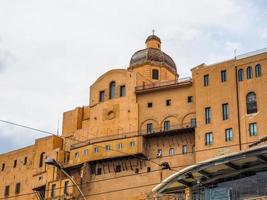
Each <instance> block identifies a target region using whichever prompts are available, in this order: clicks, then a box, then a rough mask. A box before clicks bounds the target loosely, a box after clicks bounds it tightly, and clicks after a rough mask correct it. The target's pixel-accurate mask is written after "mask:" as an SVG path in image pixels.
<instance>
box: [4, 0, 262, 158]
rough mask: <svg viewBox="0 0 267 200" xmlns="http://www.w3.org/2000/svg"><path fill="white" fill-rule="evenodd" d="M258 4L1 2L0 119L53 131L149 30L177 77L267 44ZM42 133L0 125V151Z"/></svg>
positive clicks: (240, 0) (228, 0)
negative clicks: (200, 65)
mask: <svg viewBox="0 0 267 200" xmlns="http://www.w3.org/2000/svg"><path fill="white" fill-rule="evenodd" d="M266 19H267V1H265V0H250V1H249V0H220V1H214V0H198V1H195V0H179V1H178V0H146V1H144V0H134V1H129V0H112V1H109V0H105V1H104V0H23V1H21V0H1V1H0V120H6V121H11V122H15V123H19V124H22V125H26V126H31V127H34V128H38V129H42V130H45V131H50V132H53V133H56V132H57V129H58V127H59V132H61V125H62V114H63V112H64V111H67V110H71V109H74V108H75V107H78V106H83V105H88V103H89V86H90V85H91V84H93V83H94V81H95V80H96V79H97V78H98V77H99V76H100V75H102V74H103V73H105V72H106V71H108V70H111V69H114V68H127V66H128V65H129V61H130V58H131V56H132V55H133V53H134V52H135V51H137V50H140V49H142V48H144V47H145V44H144V42H145V39H146V37H147V36H148V35H150V34H151V32H152V29H154V30H155V34H156V35H157V36H159V37H160V38H161V41H162V50H163V51H164V52H166V53H167V54H169V55H170V56H171V57H172V58H173V59H174V61H175V63H176V66H177V70H178V73H179V74H180V77H188V76H191V71H190V69H191V68H193V67H195V66H197V65H199V64H201V63H206V64H211V63H214V62H219V61H222V60H225V59H230V58H233V56H234V55H235V54H234V51H235V49H236V52H237V55H239V54H243V53H246V52H250V51H254V50H258V49H261V48H266V47H267V23H266ZM44 136H46V135H45V134H43V133H39V132H37V131H31V130H27V129H24V128H20V127H15V126H12V125H9V124H5V123H2V122H0V153H3V152H7V151H11V150H14V149H17V148H22V147H24V146H27V145H31V144H33V143H34V141H35V139H37V138H39V137H44Z"/></svg>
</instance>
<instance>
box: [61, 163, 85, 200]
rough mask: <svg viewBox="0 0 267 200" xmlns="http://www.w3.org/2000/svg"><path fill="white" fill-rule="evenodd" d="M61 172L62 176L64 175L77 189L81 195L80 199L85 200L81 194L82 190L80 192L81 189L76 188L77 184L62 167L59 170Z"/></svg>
mask: <svg viewBox="0 0 267 200" xmlns="http://www.w3.org/2000/svg"><path fill="white" fill-rule="evenodd" d="M59 169H60V170H61V171H62V172H63V174H65V175H66V176H67V177H68V178H69V179H70V180H71V182H72V183H73V184H74V185H75V186H76V188H77V189H78V191H79V192H80V194H81V195H82V198H83V199H84V200H86V198H85V196H84V194H83V192H82V190H81V188H80V187H79V186H78V184H77V183H76V182H75V181H74V180H73V178H72V177H71V176H70V175H69V174H68V173H67V172H66V171H65V170H64V169H63V168H62V167H60V168H59Z"/></svg>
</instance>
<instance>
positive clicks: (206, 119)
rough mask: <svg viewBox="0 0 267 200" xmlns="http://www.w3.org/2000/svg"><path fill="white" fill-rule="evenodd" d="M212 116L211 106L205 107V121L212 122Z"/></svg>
mask: <svg viewBox="0 0 267 200" xmlns="http://www.w3.org/2000/svg"><path fill="white" fill-rule="evenodd" d="M210 117H211V108H210V107H206V108H205V123H206V124H209V123H210V121H211V120H210Z"/></svg>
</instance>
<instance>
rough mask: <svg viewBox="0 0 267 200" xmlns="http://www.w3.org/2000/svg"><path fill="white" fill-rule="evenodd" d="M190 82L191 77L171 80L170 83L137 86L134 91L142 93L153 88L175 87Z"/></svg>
mask: <svg viewBox="0 0 267 200" xmlns="http://www.w3.org/2000/svg"><path fill="white" fill-rule="evenodd" d="M191 82H192V78H191V77H185V78H181V79H177V80H171V81H158V82H155V83H151V84H144V85H139V86H136V87H135V91H137V92H138V91H142V90H146V89H154V88H160V87H165V86H175V85H181V86H182V85H186V84H189V83H191Z"/></svg>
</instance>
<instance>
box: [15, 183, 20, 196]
mask: <svg viewBox="0 0 267 200" xmlns="http://www.w3.org/2000/svg"><path fill="white" fill-rule="evenodd" d="M19 193H20V183H16V188H15V194H19Z"/></svg>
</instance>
